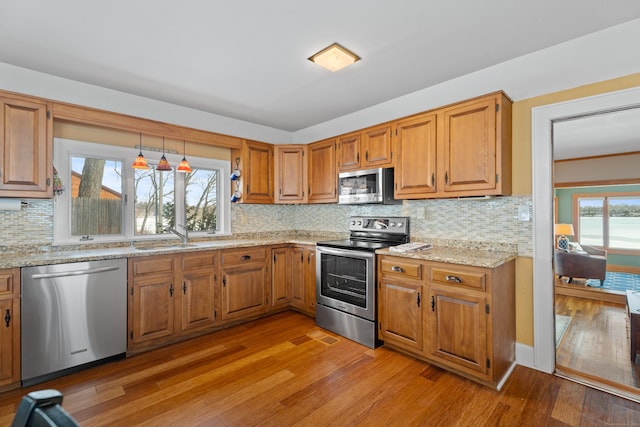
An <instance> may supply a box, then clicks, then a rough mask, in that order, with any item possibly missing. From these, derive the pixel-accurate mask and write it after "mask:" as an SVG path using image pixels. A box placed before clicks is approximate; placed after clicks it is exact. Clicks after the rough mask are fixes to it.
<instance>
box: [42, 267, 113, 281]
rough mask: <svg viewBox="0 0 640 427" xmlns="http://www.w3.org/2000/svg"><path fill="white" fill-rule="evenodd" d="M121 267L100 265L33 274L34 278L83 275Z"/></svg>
mask: <svg viewBox="0 0 640 427" xmlns="http://www.w3.org/2000/svg"><path fill="white" fill-rule="evenodd" d="M119 269H120V267H115V266H111V267H98V268H90V269H87V270H75V271H61V272H59V273H39V274H34V275H32V276H31V278H32V279H50V278H54V277H69V276H82V275H85V274H97V273H104V272H107V271H114V270H119Z"/></svg>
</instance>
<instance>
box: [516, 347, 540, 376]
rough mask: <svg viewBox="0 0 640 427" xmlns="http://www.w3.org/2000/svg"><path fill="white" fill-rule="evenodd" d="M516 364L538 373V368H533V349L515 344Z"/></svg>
mask: <svg viewBox="0 0 640 427" xmlns="http://www.w3.org/2000/svg"><path fill="white" fill-rule="evenodd" d="M516 363H518V365H522V366H526V367H527V368H531V369H536V370H538V371H540V370H541V369H540V368H537V367H536V366H535V355H534V352H533V347H531V346H529V345H524V344H520V343H518V342H517V343H516Z"/></svg>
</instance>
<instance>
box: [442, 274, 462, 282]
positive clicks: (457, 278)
mask: <svg viewBox="0 0 640 427" xmlns="http://www.w3.org/2000/svg"><path fill="white" fill-rule="evenodd" d="M444 279H445V280H446V281H447V282H453V283H462V279H461V278H459V277H457V276H450V275H446V276H445V278H444Z"/></svg>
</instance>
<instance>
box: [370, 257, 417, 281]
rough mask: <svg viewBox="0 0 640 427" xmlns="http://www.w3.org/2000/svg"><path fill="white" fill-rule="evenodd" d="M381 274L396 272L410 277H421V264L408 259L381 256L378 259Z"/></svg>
mask: <svg viewBox="0 0 640 427" xmlns="http://www.w3.org/2000/svg"><path fill="white" fill-rule="evenodd" d="M380 271H381V273H382V274H397V275H400V276H402V277H410V278H412V279H418V280H421V279H422V264H421V263H419V262H417V261H409V260H405V259H398V258H382V260H381V261H380Z"/></svg>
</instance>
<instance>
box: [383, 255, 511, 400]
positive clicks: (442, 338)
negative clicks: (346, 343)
mask: <svg viewBox="0 0 640 427" xmlns="http://www.w3.org/2000/svg"><path fill="white" fill-rule="evenodd" d="M414 257H415V258H418V256H416V255H414ZM378 268H379V273H380V275H379V279H378V287H379V289H380V303H379V306H378V314H379V322H380V324H379V331H380V338H381V339H383V340H384V342H385V345H387V346H389V347H392V348H395V349H398V350H400V351H404V352H407V353H410V354H412V355H414V356H416V357H419V358H421V359H423V360H425V361H427V362H430V363H433V364H435V365H438V366H440V367H442V368H445V369H448V370H451V371H453V372H456V373H458V374H460V375H462V376H465V377H467V378H470V379H473V380H475V381H477V382H480V383H482V384H485V385H487V386H490V387H493V388H499V387H500V386H501V385H502V383H503V382H504V380H506V377H507V376H508V374H509V372H510V370H511V369H512V368H513V365H514V363H515V308H514V307H515V267H514V260H513V259H508V260H506V261H505V262H503V263H500V264H499V265H496V266H493V267H477V266H470V265H458V264H450V263H444V262H435V261H429V260H426V259H425V260H419V259H407V258H406V257H402V256H389V255H382V256H380V257H379V261H378Z"/></svg>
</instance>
